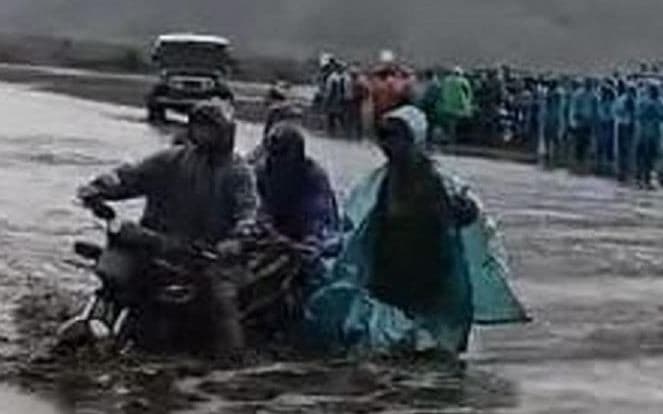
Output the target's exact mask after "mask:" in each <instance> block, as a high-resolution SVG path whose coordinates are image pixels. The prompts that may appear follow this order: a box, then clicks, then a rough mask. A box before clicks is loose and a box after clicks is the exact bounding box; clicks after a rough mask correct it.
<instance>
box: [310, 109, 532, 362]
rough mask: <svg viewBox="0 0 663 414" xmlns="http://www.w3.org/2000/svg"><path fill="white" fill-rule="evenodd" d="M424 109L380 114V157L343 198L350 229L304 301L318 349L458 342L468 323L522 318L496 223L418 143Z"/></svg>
mask: <svg viewBox="0 0 663 414" xmlns="http://www.w3.org/2000/svg"><path fill="white" fill-rule="evenodd" d="M427 128H428V125H427V121H426V117H425V115H424V114H423V113H422V112H421V111H420V110H418V109H416V108H414V107H412V106H403V107H400V108H399V109H396V110H394V111H391V112H389V113H387V114H386V115H385V116H384V117H383V120H382V122H381V124H380V126H379V128H378V137H379V138H378V143H379V146H380V148H381V149H382V151H383V153H384V154H385V156H386V158H387V163H386V165H384V166H383V167H381V168H379V169H377V170H376V171H374V172H373V173H372V174H370V175H369V177H368V178H367V180H366V181H365V182H364V183H362V184H360V185H359V186H358V187H357V188H356V189H355V190H354V191H353V193H352V195H351V196H350V198H349V200H348V202H347V204H346V206H345V214H346V216H347V222H348V223H347V224H348V225H349V226H351V227H352V231H351V232H349V234H348V235H347V237H346V240H345V243H344V247H343V251H342V253H341V255H340V256H339V257H338V259H337V260H336V261H335V263H334V264H333V265H332V266H331V269H330V270H329V271H328V272H326V273H325V274H324V275H323V276H321V280H320V281H319V286H320V287H319V289H318V290H317V291H316V292H314V293H313V294H312V295H311V296H310V298H309V299H308V302H307V304H306V307H305V328H306V333H307V337H308V338H309V339H310V340H312V341H314V342H315V343H316V344H317V345H319V346H323V347H326V348H341V349H346V350H354V349H358V350H368V351H385V350H386V351H388V350H392V349H394V348H396V347H398V348H400V347H403V346H405V347H413V348H420V347H422V346H425V347H426V348H429V347H431V346H432V347H434V348H437V349H443V350H446V351H449V352H452V353H457V352H462V351H464V350H465V349H466V346H467V342H468V337H469V334H470V330H471V327H472V325H473V324H474V323H487V324H495V323H507V322H520V321H526V320H527V316H526V314H525V312H524V310H523V308H522V306H521V305H520V304H519V302H518V301H517V300H516V298H515V297H514V295H513V294H512V293H511V291H510V289H509V288H508V286H507V284H506V282H505V279H504V277H505V276H506V275H507V273H508V268H507V266H506V262H505V260H504V257H503V255H502V252H501V251H500V249H499V243H498V240H497V239H496V237H495V236H496V233H495V231H494V227H492V226H491V224H490V221H489V220H488V219H487V217H486V216H485V215H484V214H483V212H482V209H481V206H480V205H479V203H478V201H477V200H476V199H475V198H474V197H473V196H471V194H470V192H469V189H468V188H467V187H466V186H463V185H461V184H460V183H459V182H458V180H456V179H454V178H453V177H450V176H448V175H446V174H444V173H442V172H441V171H440V170H439V168H438V166H437V165H436V164H435V162H434V161H433V160H431V159H430V158H429V157H428V156H427V155H426V154H425V153H424V152H423V150H422V147H423V144H424V142H425V138H426V133H427Z"/></svg>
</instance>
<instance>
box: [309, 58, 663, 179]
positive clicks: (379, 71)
mask: <svg viewBox="0 0 663 414" xmlns="http://www.w3.org/2000/svg"><path fill="white" fill-rule="evenodd" d="M647 69H648V68H647ZM661 80H663V76H659V74H658V73H657V71H655V70H646V71H645V70H642V68H641V70H640V71H637V72H633V73H628V74H614V75H612V76H607V77H598V76H570V75H552V74H551V75H533V74H528V73H519V72H516V71H513V70H511V69H509V68H506V67H502V68H499V69H484V70H478V69H477V70H474V71H470V72H465V71H464V70H463V69H462V68H460V67H456V68H454V69H453V70H450V71H449V70H426V71H423V72H421V73H416V72H415V71H414V70H413V69H411V68H409V67H407V66H405V65H403V64H399V63H396V62H394V61H392V62H381V63H380V64H378V65H376V66H374V67H372V68H370V69H366V70H360V69H359V65H357V64H355V65H347V64H344V63H342V62H340V61H339V60H336V59H335V58H333V57H331V58H328V59H327V60H326V61H324V63H323V64H322V65H321V70H320V74H319V80H318V93H317V95H316V96H317V98H316V102H317V106H318V108H320V109H321V111H322V112H323V113H324V114H325V118H326V120H327V130H328V133H329V134H330V135H332V136H339V135H342V136H345V137H350V138H360V137H362V136H366V135H369V134H372V133H373V131H374V125H375V123H376V121H377V120H378V119H379V117H380V116H381V115H382V114H384V112H385V110H386V108H390V107H393V104H394V103H395V102H401V103H403V102H407V103H410V104H413V105H415V106H417V107H419V108H420V109H421V110H422V111H423V112H424V113H425V114H426V117H427V120H428V122H429V124H430V126H431V127H430V128H429V136H428V143H429V144H431V145H439V144H466V145H480V146H490V147H503V148H508V149H511V150H515V151H519V152H526V153H529V154H531V155H532V156H536V157H538V159H539V160H540V161H541V162H542V163H545V164H546V165H548V166H555V167H568V168H570V169H573V170H574V171H579V172H588V173H595V174H599V175H606V176H614V177H616V178H618V179H619V180H620V181H622V182H627V181H634V182H635V183H636V184H637V185H638V186H639V187H642V188H652V187H653V179H654V175H657V176H658V177H663V163H659V155H660V152H661V138H662V136H661V127H662V124H663V100H662V99H661V87H662V83H661ZM655 173H658V174H655Z"/></svg>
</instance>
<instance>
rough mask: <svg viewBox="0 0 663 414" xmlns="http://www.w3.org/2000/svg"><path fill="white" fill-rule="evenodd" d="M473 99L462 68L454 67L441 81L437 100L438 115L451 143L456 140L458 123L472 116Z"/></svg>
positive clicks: (468, 82)
mask: <svg viewBox="0 0 663 414" xmlns="http://www.w3.org/2000/svg"><path fill="white" fill-rule="evenodd" d="M473 100H474V97H473V92H472V85H471V84H470V81H469V80H468V79H467V78H466V77H465V74H464V72H463V69H462V68H460V67H456V68H455V69H454V70H453V72H452V73H451V74H450V75H449V76H447V77H446V78H445V79H444V80H443V81H442V92H441V94H440V100H439V101H438V112H439V117H440V119H442V122H443V124H444V126H445V132H446V133H447V136H448V139H449V141H450V142H451V143H456V142H457V139H458V124H459V123H460V122H461V121H462V120H463V119H467V118H469V117H470V116H472V110H473Z"/></svg>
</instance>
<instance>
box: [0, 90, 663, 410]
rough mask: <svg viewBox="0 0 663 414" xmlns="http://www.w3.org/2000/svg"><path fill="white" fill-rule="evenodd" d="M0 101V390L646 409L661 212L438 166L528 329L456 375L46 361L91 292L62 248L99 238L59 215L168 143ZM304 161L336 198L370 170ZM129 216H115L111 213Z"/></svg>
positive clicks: (344, 157) (249, 137) (519, 329)
mask: <svg viewBox="0 0 663 414" xmlns="http://www.w3.org/2000/svg"><path fill="white" fill-rule="evenodd" d="M0 96H2V99H3V102H5V103H6V104H5V110H4V117H3V118H4V119H3V124H2V127H0V171H2V177H3V180H0V246H1V249H0V286H1V287H2V289H0V355H2V362H0V379H2V381H3V382H5V383H8V384H13V385H17V386H20V387H21V388H22V389H24V390H26V391H28V392H34V393H36V394H37V395H39V396H41V397H43V398H45V399H47V400H50V401H53V402H54V407H58V408H60V409H62V410H65V411H64V412H77V413H91V412H93V413H127V412H182V413H195V414H200V413H212V412H221V411H222V410H223V412H238V413H244V412H247V413H248V412H257V411H262V412H275V413H277V412H278V413H282V412H422V413H424V412H425V413H429V412H444V413H449V412H453V413H456V412H460V413H479V412H480V413H484V412H489V413H491V412H492V413H597V414H598V413H601V414H605V413H615V414H621V413H659V412H660V410H661V407H662V406H663V386H662V385H661V381H660V379H661V378H663V342H662V341H661V340H662V339H663V317H662V316H661V315H662V311H663V309H662V307H661V306H662V305H661V300H660V298H661V296H662V295H663V279H662V278H661V275H662V274H663V272H662V270H663V258H661V255H660V251H661V248H662V247H663V237H662V236H663V226H662V225H661V223H662V220H661V219H662V218H663V213H662V212H663V196H661V195H660V194H659V193H648V192H640V191H637V190H633V189H630V188H626V187H619V186H617V185H616V184H615V183H613V182H611V181H608V180H602V179H599V178H591V177H576V176H572V175H569V174H567V173H566V172H562V171H553V172H550V171H541V170H538V169H536V168H535V167H532V166H527V165H520V164H513V163H500V162H494V161H489V160H479V159H467V158H456V157H444V158H442V161H443V162H444V163H445V164H446V165H448V166H449V168H452V169H454V170H457V171H459V172H460V173H461V175H462V176H463V177H465V178H467V179H469V181H470V182H472V183H474V184H475V185H476V187H477V188H478V189H479V190H480V193H481V194H482V196H483V198H484V201H485V202H486V206H487V208H488V209H489V210H490V211H491V212H493V213H494V214H495V215H496V216H497V217H498V218H499V220H500V222H501V223H502V225H503V228H504V230H505V236H506V241H507V245H508V247H509V250H510V252H511V254H512V258H513V267H514V277H513V280H512V284H513V286H514V288H515V289H516V291H518V292H519V293H520V294H521V296H522V299H523V301H524V302H525V304H526V305H527V306H528V308H529V309H530V310H531V313H532V316H533V317H534V322H533V323H531V324H529V325H526V326H513V327H506V328H481V329H478V330H477V332H475V334H474V335H473V338H472V344H471V351H470V352H469V353H468V354H467V355H466V356H465V357H464V363H462V364H451V363H448V362H447V361H442V360H440V359H435V358H430V357H429V358H420V359H416V360H398V361H385V360H360V361H355V360H343V359H341V360H319V359H317V360H307V359H304V360H302V358H301V357H299V356H296V355H289V354H287V353H285V354H281V353H276V354H273V353H271V352H265V353H257V354H256V355H249V356H245V357H244V360H242V361H233V360H232V359H231V360H230V361H228V360H226V361H219V362H217V363H211V362H205V361H189V360H180V359H159V358H153V357H146V356H141V355H128V356H126V357H123V358H119V359H118V358H109V357H108V356H107V355H106V354H104V352H103V350H98V351H97V353H96V354H95V353H91V354H85V355H77V356H76V358H74V359H70V360H65V361H62V360H57V359H56V360H54V359H52V358H50V357H48V355H45V354H43V352H42V349H43V347H44V345H47V344H48V342H49V341H50V340H51V339H52V332H53V330H54V329H55V328H56V327H57V324H58V323H59V321H61V320H63V319H64V318H65V317H66V316H67V314H68V313H70V312H71V310H72V309H73V308H75V306H76V304H77V303H79V302H80V300H82V299H83V298H84V297H85V294H86V293H87V292H89V291H90V290H91V289H93V288H94V281H93V280H92V278H91V277H89V275H87V274H85V272H83V271H80V270H76V269H72V268H71V267H70V266H69V265H67V264H66V263H64V262H63V260H64V259H68V258H72V254H71V252H70V248H71V244H72V242H73V240H74V239H76V238H81V237H83V238H91V239H95V238H98V237H99V234H98V233H99V232H98V231H97V230H95V229H94V228H93V227H92V225H93V220H92V219H91V218H90V217H89V215H88V214H87V213H86V212H85V211H82V210H81V209H80V208H78V207H77V206H75V205H74V204H73V203H72V196H73V194H74V190H75V188H76V186H77V185H78V184H80V183H82V182H84V181H86V180H87V179H89V178H90V177H91V176H92V175H93V174H95V173H98V172H99V171H102V170H106V169H108V168H111V167H112V166H114V165H116V164H117V163H119V162H122V161H125V160H130V159H137V158H139V157H141V156H143V155H146V154H148V153H150V152H151V151H154V150H155V149H158V148H160V147H163V146H165V145H168V142H170V137H169V133H170V132H171V131H170V130H169V129H168V128H153V127H150V126H148V125H147V124H145V123H144V122H143V116H142V111H141V110H138V109H136V108H132V107H127V106H116V105H111V104H101V103H95V102H89V101H85V100H79V99H72V98H69V97H65V96H61V95H53V94H49V93H45V92H40V91H35V90H31V89H29V88H26V87H21V86H17V85H7V84H0ZM240 134H241V135H240V139H238V145H239V147H240V149H241V150H243V151H245V150H247V149H249V148H251V147H252V146H253V145H254V144H255V143H256V142H257V140H258V139H259V136H260V127H258V126H255V125H251V124H242V125H241V127H240ZM309 146H310V150H311V152H312V153H313V154H314V155H315V156H316V158H318V159H320V160H321V162H322V163H323V165H325V166H326V167H327V168H328V169H329V170H330V172H331V174H332V176H333V180H334V184H335V186H336V188H338V189H339V190H340V192H341V194H346V193H347V190H348V189H349V187H350V186H351V184H352V183H353V182H355V181H356V180H357V179H358V178H359V177H360V176H362V175H363V174H365V173H366V172H367V171H369V170H370V169H371V168H373V167H374V166H376V165H378V164H379V163H380V162H381V157H380V155H379V153H378V152H377V150H376V149H375V148H373V147H372V146H371V145H370V144H368V143H346V142H338V141H333V140H326V139H322V138H317V137H313V138H312V139H311V140H310V143H309ZM140 208H141V203H140V202H130V203H128V205H126V206H123V208H122V212H123V213H124V214H126V215H127V216H128V217H131V216H135V215H137V214H138V213H139V211H140ZM238 362H242V363H241V364H239V363H238ZM16 398H18V397H16ZM2 401H4V399H3V400H2ZM0 404H1V403H0ZM0 408H2V407H0ZM54 409H55V408H54ZM0 412H3V413H4V412H6V411H3V410H1V409H0ZM19 412H21V411H19ZM56 412H57V411H56Z"/></svg>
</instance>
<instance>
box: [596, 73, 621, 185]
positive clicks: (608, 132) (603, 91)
mask: <svg viewBox="0 0 663 414" xmlns="http://www.w3.org/2000/svg"><path fill="white" fill-rule="evenodd" d="M616 99H617V92H616V90H615V88H614V87H613V85H612V81H611V80H606V81H605V82H604V83H603V84H602V85H601V87H600V89H599V101H598V104H597V111H596V118H597V127H596V129H597V148H596V172H597V173H599V174H609V173H610V172H611V171H612V170H613V166H614V156H615V148H614V144H615V118H614V112H613V109H614V105H615V101H616Z"/></svg>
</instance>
